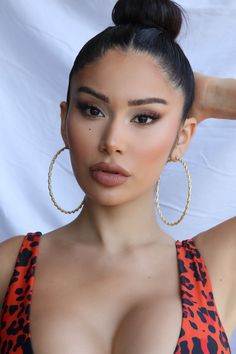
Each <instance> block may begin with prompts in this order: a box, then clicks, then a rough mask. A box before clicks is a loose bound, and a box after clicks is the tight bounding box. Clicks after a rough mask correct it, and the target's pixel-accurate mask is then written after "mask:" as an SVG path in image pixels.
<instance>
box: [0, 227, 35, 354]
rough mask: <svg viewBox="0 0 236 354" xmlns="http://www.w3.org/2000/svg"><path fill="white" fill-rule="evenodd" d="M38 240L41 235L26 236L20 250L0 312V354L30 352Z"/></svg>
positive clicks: (31, 233) (31, 234)
mask: <svg viewBox="0 0 236 354" xmlns="http://www.w3.org/2000/svg"><path fill="white" fill-rule="evenodd" d="M41 236H42V233H41V232H40V231H37V232H28V233H27V234H26V235H25V237H24V238H23V241H22V244H21V247H20V249H19V253H18V255H17V259H16V262H15V267H14V271H13V274H12V276H11V279H10V282H9V285H8V288H7V291H6V294H5V297H4V301H3V306H2V309H1V312H0V314H1V318H0V353H10V352H11V350H12V352H17V353H26V352H27V353H31V352H32V351H31V349H30V348H31V346H30V335H29V315H30V304H31V297H32V290H33V286H34V273H35V267H36V261H37V255H38V250H39V242H40V239H41ZM19 338H20V339H19ZM7 348H8V349H7ZM22 348H23V351H21V350H22Z"/></svg>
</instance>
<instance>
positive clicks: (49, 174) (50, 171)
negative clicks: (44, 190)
mask: <svg viewBox="0 0 236 354" xmlns="http://www.w3.org/2000/svg"><path fill="white" fill-rule="evenodd" d="M65 149H68V150H69V148H68V147H66V146H65V147H63V148H62V149H60V150H59V151H58V152H57V153H56V154H55V155H54V156H53V158H52V161H51V163H50V166H49V171H48V191H49V195H50V197H51V200H52V202H53V204H54V205H55V207H56V208H57V209H58V210H60V211H61V212H62V213H65V214H74V213H76V212H77V211H79V210H80V208H82V206H83V205H84V200H85V197H84V199H83V201H82V203H81V204H80V206H79V207H78V208H76V209H74V210H71V211H67V210H65V209H62V208H61V207H60V206H59V205H58V204H57V202H56V200H55V198H54V195H53V193H52V182H51V178H52V169H53V166H54V163H55V161H56V159H57V157H58V155H60V153H61V152H62V151H64V150H65Z"/></svg>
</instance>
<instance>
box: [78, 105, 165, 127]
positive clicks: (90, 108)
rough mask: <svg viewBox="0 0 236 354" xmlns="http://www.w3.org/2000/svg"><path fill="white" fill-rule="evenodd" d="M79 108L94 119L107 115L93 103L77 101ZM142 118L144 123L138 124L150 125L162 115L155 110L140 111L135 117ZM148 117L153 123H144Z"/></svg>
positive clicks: (84, 114)
mask: <svg viewBox="0 0 236 354" xmlns="http://www.w3.org/2000/svg"><path fill="white" fill-rule="evenodd" d="M76 106H77V108H78V109H79V111H80V112H81V114H82V115H83V116H85V117H87V118H89V119H93V120H94V118H93V117H95V118H96V117H97V118H100V117H105V116H104V114H103V113H102V111H101V110H100V109H99V108H98V107H96V106H94V105H92V104H87V103H81V102H79V103H77V105H76ZM137 118H138V119H141V120H142V123H137V124H138V125H150V124H153V123H155V121H157V120H159V119H160V115H159V114H156V113H153V112H143V113H140V114H137V115H136V116H135V117H134V119H137ZM147 119H151V123H144V122H143V120H147Z"/></svg>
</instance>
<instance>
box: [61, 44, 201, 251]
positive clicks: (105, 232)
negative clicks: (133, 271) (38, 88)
mask: <svg viewBox="0 0 236 354" xmlns="http://www.w3.org/2000/svg"><path fill="white" fill-rule="evenodd" d="M111 78H112V79H111ZM81 86H88V87H90V88H92V89H93V90H96V91H98V92H100V93H102V94H104V95H106V96H107V97H108V98H109V100H110V103H105V102H103V101H102V100H100V99H98V98H96V97H94V96H92V95H90V94H88V93H84V92H80V93H79V94H78V93H76V91H77V89H78V88H79V87H81ZM147 97H159V98H163V99H165V100H166V101H167V102H168V104H167V105H164V104H160V103H154V104H145V105H142V106H128V103H127V102H128V100H135V99H141V98H147ZM78 100H79V101H80V102H83V103H87V104H92V105H94V106H96V107H97V108H98V110H97V111H95V112H94V111H93V112H91V110H89V109H87V111H86V112H87V116H84V115H83V114H82V113H81V111H80V110H79V109H78V107H77V103H78ZM183 103H184V95H183V92H182V90H181V89H176V88H175V87H174V86H173V84H172V83H171V82H170V80H169V78H168V77H167V76H166V74H164V72H163V70H162V69H161V67H160V66H159V64H158V63H157V62H156V61H155V60H154V59H153V58H152V57H150V56H148V55H146V54H143V53H140V54H137V53H134V52H128V53H124V52H121V51H118V50H112V51H109V52H108V53H106V54H105V56H103V57H102V58H101V59H100V60H98V61H96V62H95V63H92V64H89V65H87V66H86V67H85V68H84V69H83V71H82V72H80V73H79V74H77V75H75V77H74V78H73V80H72V86H71V102H70V105H69V107H67V104H66V102H62V103H61V105H60V107H61V133H62V138H63V140H64V143H65V145H66V146H67V147H69V149H70V156H71V162H72V167H73V171H74V175H75V177H76V179H77V181H78V183H79V185H80V187H81V188H82V190H83V191H84V193H85V194H86V196H87V198H86V203H85V205H84V207H83V209H82V211H81V213H80V214H79V216H78V217H77V218H76V219H75V220H74V222H73V223H72V225H71V226H72V229H71V230H73V231H72V232H73V233H74V234H76V235H78V236H74V237H78V238H80V236H79V235H82V234H83V233H84V231H85V230H86V240H87V241H89V242H93V243H95V244H97V245H100V246H101V247H102V248H103V249H104V250H105V251H106V252H108V253H109V252H112V253H119V252H122V251H123V250H126V249H131V248H135V247H137V246H138V247H140V246H142V245H144V244H153V243H155V244H159V245H161V244H165V243H172V244H173V242H174V240H173V239H172V237H171V236H169V235H167V234H166V233H165V232H163V231H162V229H161V227H160V226H159V225H158V223H157V221H156V216H155V213H154V206H153V193H154V190H155V187H156V182H157V180H158V178H159V176H160V175H161V173H162V170H163V169H164V168H165V166H166V163H167V160H168V158H171V160H173V161H176V158H180V157H183V155H184V154H185V152H186V150H187V148H188V146H189V144H190V141H191V139H192V136H193V134H194V133H195V131H196V126H197V120H196V119H195V118H194V117H190V118H188V119H187V120H186V121H185V123H184V125H181V126H180V122H181V113H182V109H183ZM146 111H150V112H153V113H156V114H159V115H160V119H159V120H157V121H155V122H154V124H149V125H148V123H150V122H152V120H151V119H150V118H147V119H146V120H144V123H145V124H146V126H144V125H141V123H142V122H143V121H142V120H141V123H140V119H138V118H136V119H135V117H137V115H140V114H143V113H146ZM96 115H97V116H96ZM89 118H90V119H89ZM177 135H178V137H177ZM140 141H141V142H145V143H142V144H140ZM99 161H112V162H116V163H118V164H120V165H121V166H123V167H124V168H125V169H126V170H128V171H129V173H130V174H131V176H130V177H129V178H128V180H127V182H126V183H124V184H123V185H121V186H117V187H112V188H109V187H104V186H102V185H100V184H98V183H97V182H95V181H94V180H93V179H92V178H91V177H90V174H89V166H91V165H92V164H95V163H97V162H99ZM127 215H129V217H128V218H127ZM78 230H79V231H80V232H78Z"/></svg>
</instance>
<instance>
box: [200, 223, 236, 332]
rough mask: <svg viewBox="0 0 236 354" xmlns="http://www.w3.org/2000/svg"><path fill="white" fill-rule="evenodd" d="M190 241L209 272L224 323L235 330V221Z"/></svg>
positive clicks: (221, 225)
mask: <svg viewBox="0 0 236 354" xmlns="http://www.w3.org/2000/svg"><path fill="white" fill-rule="evenodd" d="M193 240H194V242H195V244H196V247H197V248H198V250H199V252H200V254H201V256H202V258H203V260H204V263H205V264H206V267H207V269H208V272H209V276H210V279H211V283H212V289H213V294H214V295H215V300H217V301H216V303H217V304H218V307H219V310H221V311H219V312H221V314H222V317H224V318H226V322H227V321H228V322H231V326H236V306H235V298H236V272H235V268H236V217H232V218H230V219H228V220H225V221H223V222H222V223H220V224H218V225H216V226H214V227H212V228H211V229H209V230H206V231H204V232H202V233H200V234H199V235H197V236H195V237H193ZM229 316H231V318H230V319H229Z"/></svg>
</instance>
